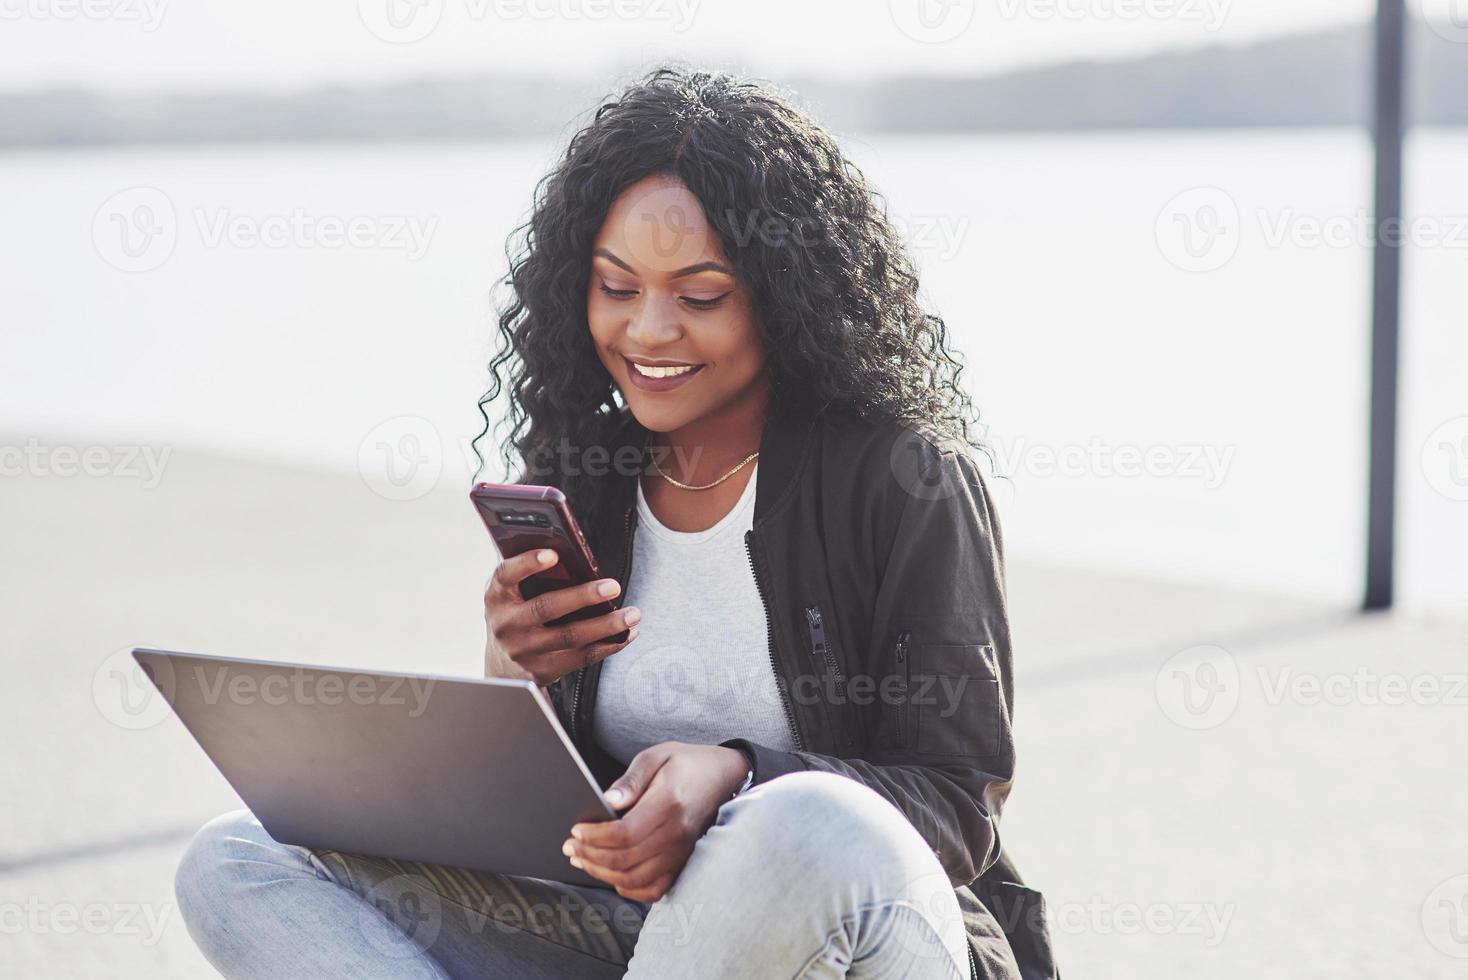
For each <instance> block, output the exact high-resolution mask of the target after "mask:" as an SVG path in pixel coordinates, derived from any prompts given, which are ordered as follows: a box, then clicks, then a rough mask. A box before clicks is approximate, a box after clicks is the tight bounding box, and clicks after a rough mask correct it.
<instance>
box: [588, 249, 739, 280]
mask: <svg viewBox="0 0 1468 980" xmlns="http://www.w3.org/2000/svg"><path fill="white" fill-rule="evenodd" d="M591 254H592V257H593V258H603V259H606V260H607V261H608V262H610V263H612V265H615V266H616V267H617V268H619V269H621V270H623V271H624V272H627V273H630V274H631V275H634V276H635V275H637V273H636V272H634V271H633V270H632V267H631V266H629V265H628V264H627V263H626V262H623V261H622V260H621V259H619V258H617V257H616V256H615V255H613V254H612V253H611V251H610V250H608V249H605V248H598V249H595V250H593V251H592V253H591ZM699 272H722V273H723V274H724V275H726V276H733V275H734V273H733V272H731V271H730V270H729V267H728V266H725V265H721V264H719V263H718V262H699V263H698V264H696V265H690V266H685V267H684V268H682V269H679V270H678V271H677V272H674V273H672V274H671V275H670V276H668V278H669V279H682V278H683V277H684V276H691V275H694V274H695V273H699Z"/></svg>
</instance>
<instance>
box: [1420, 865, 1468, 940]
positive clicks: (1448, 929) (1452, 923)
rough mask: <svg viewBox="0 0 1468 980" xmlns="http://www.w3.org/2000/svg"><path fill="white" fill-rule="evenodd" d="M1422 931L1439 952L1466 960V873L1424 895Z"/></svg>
mask: <svg viewBox="0 0 1468 980" xmlns="http://www.w3.org/2000/svg"><path fill="white" fill-rule="evenodd" d="M1422 932H1423V935H1425V936H1426V937H1427V941H1428V942H1429V943H1431V944H1432V948H1433V949H1435V950H1437V951H1438V952H1439V953H1443V954H1445V955H1447V956H1451V957H1453V958H1454V959H1459V960H1463V959H1468V874H1462V875H1454V876H1453V877H1451V878H1449V879H1448V880H1447V881H1444V882H1443V883H1441V884H1440V885H1438V886H1437V887H1436V888H1434V889H1433V890H1432V891H1431V892H1430V893H1429V894H1428V896H1427V901H1425V902H1423V903H1422Z"/></svg>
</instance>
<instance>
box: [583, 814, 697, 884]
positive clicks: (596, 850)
mask: <svg viewBox="0 0 1468 980" xmlns="http://www.w3.org/2000/svg"><path fill="white" fill-rule="evenodd" d="M681 837H682V828H681V824H680V823H679V822H678V821H677V820H671V819H670V820H665V821H664V822H663V823H662V824H661V825H660V826H658V827H656V828H655V829H654V830H653V831H652V832H651V833H649V834H648V835H647V836H646V837H643V838H642V839H641V840H637V841H633V842H632V844H631V845H630V846H628V847H599V846H597V845H595V844H592V843H590V842H589V841H584V840H576V839H575V838H572V839H571V840H568V841H566V843H565V844H563V845H562V846H561V853H562V854H564V855H566V857H568V858H571V859H572V862H571V863H572V864H575V863H576V862H577V861H580V862H581V863H582V864H594V865H596V866H597V867H598V868H601V869H603V870H606V871H630V870H632V869H633V868H635V867H637V866H638V865H640V864H642V863H643V862H645V861H648V860H650V859H652V858H654V857H656V856H657V855H658V854H661V853H662V852H663V851H668V850H677V848H678V844H679V841H680V839H681Z"/></svg>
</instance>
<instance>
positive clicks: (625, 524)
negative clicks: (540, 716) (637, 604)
mask: <svg viewBox="0 0 1468 980" xmlns="http://www.w3.org/2000/svg"><path fill="white" fill-rule="evenodd" d="M622 540H623V541H625V542H626V543H627V544H626V550H625V552H624V553H623V559H622V601H623V602H624V603H625V602H626V601H627V583H629V582H630V581H631V580H632V511H631V509H630V508H629V509H628V511H627V515H626V516H625V517H624V518H623V519H622ZM618 608H621V607H620V606H619V607H618ZM585 676H586V668H585V667H582V668H581V669H580V670H578V671H576V679H575V680H574V681H572V682H571V732H570V734H571V744H572V745H575V744H576V719H577V717H578V715H577V712H579V711H580V710H581V681H582V679H583V678H584V677H585Z"/></svg>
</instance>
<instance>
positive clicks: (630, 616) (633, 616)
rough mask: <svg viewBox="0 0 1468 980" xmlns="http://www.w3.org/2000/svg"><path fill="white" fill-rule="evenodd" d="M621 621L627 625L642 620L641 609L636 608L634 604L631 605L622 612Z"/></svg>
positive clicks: (634, 624) (633, 624)
mask: <svg viewBox="0 0 1468 980" xmlns="http://www.w3.org/2000/svg"><path fill="white" fill-rule="evenodd" d="M622 622H623V623H625V624H626V625H628V626H636V625H637V624H638V623H640V622H642V610H641V609H638V608H637V607H636V606H633V607H632V608H631V609H629V610H627V611H626V612H624V613H623V614H622Z"/></svg>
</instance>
